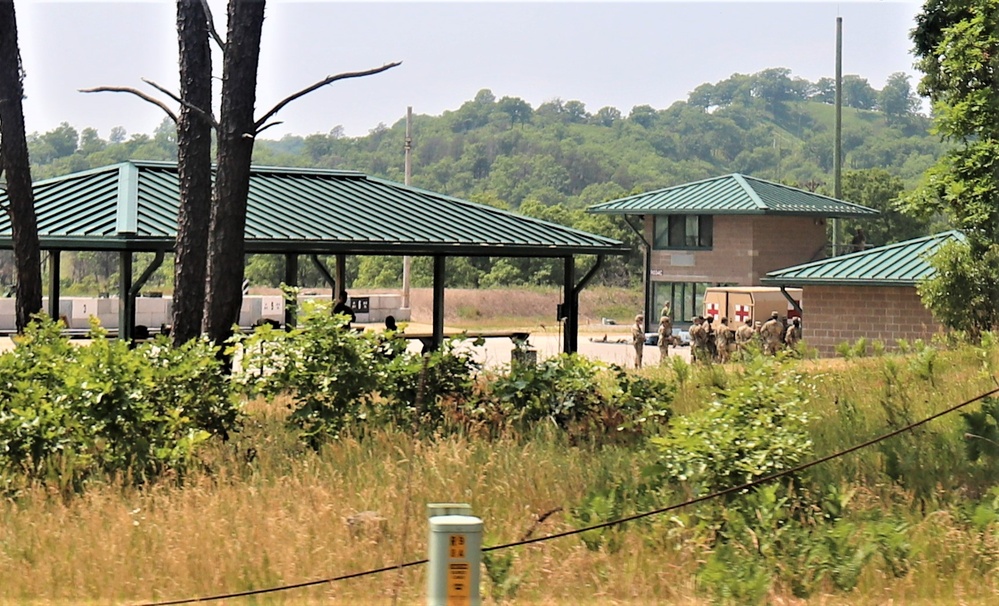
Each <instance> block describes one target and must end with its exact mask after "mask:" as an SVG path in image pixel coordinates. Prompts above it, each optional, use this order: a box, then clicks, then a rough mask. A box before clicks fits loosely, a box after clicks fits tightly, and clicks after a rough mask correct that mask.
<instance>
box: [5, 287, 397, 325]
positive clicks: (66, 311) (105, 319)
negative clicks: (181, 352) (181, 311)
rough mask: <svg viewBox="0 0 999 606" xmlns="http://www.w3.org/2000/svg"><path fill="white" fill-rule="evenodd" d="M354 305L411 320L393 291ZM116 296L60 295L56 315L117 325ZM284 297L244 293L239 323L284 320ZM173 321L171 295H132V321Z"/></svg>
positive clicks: (363, 318)
mask: <svg viewBox="0 0 999 606" xmlns="http://www.w3.org/2000/svg"><path fill="white" fill-rule="evenodd" d="M306 300H324V301H330V295H328V294H327V295H303V296H301V297H300V298H299V301H300V302H304V301H306ZM348 302H349V303H350V304H351V306H353V307H354V310H355V313H356V314H357V322H358V323H359V324H367V323H382V322H384V321H385V317H386V316H390V315H391V316H395V319H396V321H398V322H407V321H409V320H410V310H409V309H401V308H400V306H401V305H402V296H401V295H393V294H377V295H364V294H358V295H355V296H352V297H351V298H350V300H349V301H348ZM118 305H119V302H118V299H117V298H97V297H61V298H60V299H59V315H60V316H64V317H65V319H66V320H67V321H68V323H69V328H73V329H87V328H90V317H91V316H96V317H97V319H98V320H99V321H100V323H101V326H103V327H104V328H108V329H115V328H117V327H118ZM14 306H15V300H14V298H13V297H9V298H0V332H13V331H14V330H15V328H16V324H17V315H16V311H15V307H14ZM42 309H44V310H46V311H48V298H47V297H46V298H43V300H42ZM284 314H285V300H284V297H282V296H280V295H249V296H245V297H243V303H242V305H241V307H240V310H239V324H240V326H252V325H253V324H254V323H255V322H257V321H259V320H260V319H262V318H263V319H271V320H277V321H278V322H281V323H282V324H283V323H284ZM172 322H173V299H172V298H171V297H168V296H167V297H137V298H136V299H135V325H136V326H147V327H149V329H150V331H151V332H154V333H155V332H158V330H159V327H160V326H161V325H163V324H166V325H170V324H171V323H172Z"/></svg>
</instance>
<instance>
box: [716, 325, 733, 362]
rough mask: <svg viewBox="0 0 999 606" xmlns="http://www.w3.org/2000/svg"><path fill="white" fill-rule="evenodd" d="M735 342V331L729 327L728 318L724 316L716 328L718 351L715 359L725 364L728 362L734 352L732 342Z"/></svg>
mask: <svg viewBox="0 0 999 606" xmlns="http://www.w3.org/2000/svg"><path fill="white" fill-rule="evenodd" d="M734 343H735V333H734V332H733V331H732V329H731V328H729V327H728V318H726V317H725V316H722V319H721V321H720V322H719V326H718V328H717V329H716V330H715V349H716V350H717V351H718V353H717V354H716V356H715V359H716V360H718V361H719V362H721V363H722V364H724V363H725V362H728V358H729V355H730V354H731V353H732V344H734Z"/></svg>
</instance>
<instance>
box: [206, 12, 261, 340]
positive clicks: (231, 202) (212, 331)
mask: <svg viewBox="0 0 999 606" xmlns="http://www.w3.org/2000/svg"><path fill="white" fill-rule="evenodd" d="M228 15H229V23H228V28H227V29H228V33H227V35H226V51H225V57H224V59H223V73H222V107H221V114H220V118H219V139H218V168H217V173H216V177H215V196H214V204H213V206H212V217H211V230H210V234H209V242H208V292H207V293H206V297H205V320H204V330H205V333H207V334H208V336H209V338H211V339H212V340H213V341H215V342H216V343H221V342H223V341H224V340H225V339H226V338H228V336H229V334H230V332H231V329H232V325H233V323H235V322H236V321H237V320H238V318H239V308H240V304H241V303H242V298H243V290H242V282H243V265H244V262H245V261H244V250H245V243H244V231H245V229H246V205H247V200H246V198H247V194H248V192H249V189H250V162H251V158H252V154H253V142H254V136H255V134H256V133H255V126H254V120H253V106H254V102H255V100H256V90H257V63H258V61H259V57H260V33H261V30H262V29H263V23H264V2H263V1H262V0H261V1H255V0H230V2H229V10H228Z"/></svg>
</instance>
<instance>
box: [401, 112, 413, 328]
mask: <svg viewBox="0 0 999 606" xmlns="http://www.w3.org/2000/svg"><path fill="white" fill-rule="evenodd" d="M412 124H413V108H412V106H410V107H407V108H406V147H405V149H406V173H405V174H406V180H405V183H406V187H409V179H410V176H411V173H412V171H413V162H412V159H411V156H412V151H413V132H412ZM411 264H412V260H411V258H410V256H409V255H406V256H405V257H403V258H402V308H403V309H409V280H410V266H411Z"/></svg>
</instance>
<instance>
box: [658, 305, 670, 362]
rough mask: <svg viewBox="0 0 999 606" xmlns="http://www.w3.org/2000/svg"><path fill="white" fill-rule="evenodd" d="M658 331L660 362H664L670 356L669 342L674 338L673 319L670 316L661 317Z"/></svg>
mask: <svg viewBox="0 0 999 606" xmlns="http://www.w3.org/2000/svg"><path fill="white" fill-rule="evenodd" d="M657 333H658V336H659V339H658V341H657V343H658V345H659V363H660V364H662V363H663V362H665V361H666V359H667V358H668V357H669V344H670V342H671V341H672V340H673V321H672V320H670V319H669V316H663V317H661V318H659V330H658V331H657Z"/></svg>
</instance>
